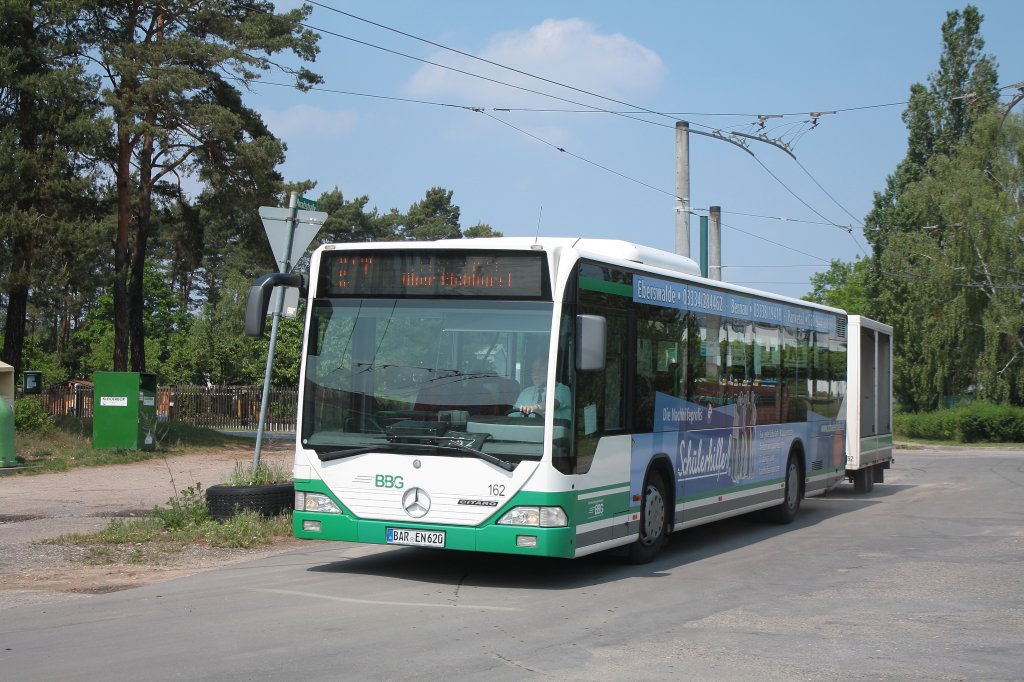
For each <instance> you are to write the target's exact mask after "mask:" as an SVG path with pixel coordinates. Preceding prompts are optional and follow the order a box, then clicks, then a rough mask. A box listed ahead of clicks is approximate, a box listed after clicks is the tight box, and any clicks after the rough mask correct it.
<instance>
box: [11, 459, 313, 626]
mask: <svg viewBox="0 0 1024 682" xmlns="http://www.w3.org/2000/svg"><path fill="white" fill-rule="evenodd" d="M293 447H294V445H293V444H292V442H291V441H290V440H267V441H265V442H264V446H263V452H262V459H263V461H265V462H267V463H269V464H275V465H283V466H290V464H291V461H292V452H293V449H292V448H293ZM252 455H253V448H252V447H246V448H238V447H231V448H215V449H210V450H204V451H194V452H189V453H187V454H173V453H171V454H168V455H166V456H163V457H157V458H155V459H151V460H148V461H145V462H135V463H132V464H118V465H111V466H103V467H83V468H79V469H72V470H70V471H65V472H60V473H50V474H39V475H37V476H25V475H21V474H17V473H9V474H4V475H0V609H3V608H7V607H10V606H14V605H19V604H25V603H41V602H48V601H53V600H55V599H68V598H76V597H81V596H82V595H88V594H96V593H103V592H110V591H114V590H119V589H127V588H130V587H136V586H138V585H144V584H147V583H151V582H156V581H160V580H168V579H171V578H176V577H180V576H183V575H188V574H190V573H196V572H198V571H201V570H207V569H210V568H215V567H217V566H223V565H225V564H227V563H233V562H236V561H243V560H246V559H250V558H254V557H258V556H265V555H267V554H272V553H277V552H282V551H285V550H287V549H290V548H291V547H293V546H294V545H295V544H296V542H297V541H294V540H286V541H283V542H280V543H277V544H274V545H272V546H267V547H262V548H259V549H255V550H226V549H216V548H211V547H189V548H187V549H186V550H185V551H183V552H182V553H180V554H178V555H175V556H174V557H173V558H171V559H168V558H167V557H162V558H161V559H160V561H159V563H147V562H145V561H143V562H142V563H136V562H132V563H127V564H126V563H116V562H115V563H100V564H95V563H90V562H88V561H86V558H85V557H84V556H83V554H84V551H85V550H84V549H83V548H80V547H68V546H59V545H50V544H44V543H41V542H40V541H42V540H47V539H50V538H55V537H58V536H60V535H63V534H67V533H90V532H94V531H97V530H100V529H102V528H104V527H105V526H106V525H107V524H108V523H109V522H110V520H111V519H113V518H125V517H133V516H144V515H145V514H147V513H148V512H149V511H150V510H152V509H153V507H155V506H158V505H161V506H162V505H166V504H167V501H168V500H169V499H170V498H172V497H174V496H175V494H176V491H177V490H181V489H183V488H186V487H188V486H191V485H193V484H195V483H201V484H202V486H203V488H206V487H207V486H210V485H215V484H217V483H221V482H223V481H225V480H226V479H227V478H228V476H230V475H231V473H232V472H233V471H234V468H235V463H236V462H239V461H241V462H246V463H248V462H251V461H252Z"/></svg>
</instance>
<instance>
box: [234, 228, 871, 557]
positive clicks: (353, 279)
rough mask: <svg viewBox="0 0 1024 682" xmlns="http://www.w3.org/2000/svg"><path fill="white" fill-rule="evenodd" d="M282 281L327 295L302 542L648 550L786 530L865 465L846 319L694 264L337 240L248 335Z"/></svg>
mask: <svg viewBox="0 0 1024 682" xmlns="http://www.w3.org/2000/svg"><path fill="white" fill-rule="evenodd" d="M282 284H289V285H296V284H299V285H301V286H303V287H304V288H305V289H306V294H307V309H306V325H305V329H306V332H305V340H304V344H303V354H302V358H303V362H302V369H301V378H300V388H301V390H300V396H299V405H298V424H297V435H296V445H295V465H294V474H295V513H294V529H295V535H296V536H297V537H300V538H315V539H328V540H344V541H351V542H362V543H377V544H394V545H416V546H425V547H436V548H445V549H456V550H469V551H484V552H504V553H513V554H524V555H538V556H549V557H567V558H570V557H579V556H583V555H587V554H591V553H593V552H598V551H602V550H606V549H610V548H613V547H625V548H627V551H628V554H629V556H630V557H631V558H632V559H633V560H635V561H649V560H651V559H652V558H653V557H654V556H655V554H656V553H657V552H658V550H659V548H660V547H661V546H662V544H663V543H664V542H665V540H666V538H667V536H668V535H669V533H671V532H673V531H678V530H681V529H684V528H687V527H690V526H695V525H698V524H702V523H707V522H710V521H715V520H718V519H723V518H726V517H729V516H735V515H738V514H744V513H748V512H752V511H758V510H763V513H764V514H765V515H767V516H768V517H770V518H771V519H773V520H775V521H778V522H782V523H788V522H790V521H792V520H793V518H794V517H795V516H796V514H797V511H798V509H799V507H800V502H801V499H802V498H804V497H810V496H813V495H820V494H822V493H824V492H825V491H827V490H829V489H830V488H832V487H833V486H835V485H836V484H838V483H840V482H841V481H842V480H843V479H844V478H845V477H846V476H847V475H848V472H847V471H846V467H845V464H846V461H847V446H846V431H847V428H846V424H847V420H848V418H849V417H848V415H847V412H848V411H849V410H850V409H851V405H850V404H849V403H848V402H847V400H846V396H847V386H848V376H847V372H848V364H847V352H848V344H847V339H846V328H847V321H848V317H847V316H846V314H845V313H844V312H843V311H841V310H836V309H833V308H828V307H824V306H820V305H815V304H811V303H807V302H805V301H799V300H795V299H791V298H786V297H782V296H777V295H773V294H769V293H765V292H760V291H754V290H752V289H747V288H743V287H738V286H732V285H729V284H726V283H722V282H716V281H711V280H708V279H704V278H702V277H700V275H699V271H698V268H697V266H696V264H695V263H694V262H693V261H692V260H690V259H688V258H684V257H680V256H676V255H674V254H670V253H666V252H663V251H659V250H655V249H649V248H644V247H640V246H637V245H635V244H631V243H627V242H623V241H615V240H595V239H549V238H542V239H528V238H497V239H470V240H452V241H437V242H413V243H410V242H401V243H391V242H381V243H363V244H335V245H325V246H321V247H320V248H318V249H317V250H316V251H315V252H314V254H313V256H312V259H311V263H310V272H309V274H308V276H306V275H297V274H292V275H281V274H278V275H267V276H265V277H264V278H262V279H261V280H259V281H258V282H257V283H256V284H254V285H253V287H252V289H251V291H250V298H249V305H248V310H247V319H246V327H247V332H248V333H250V334H260V333H262V330H263V325H264V322H265V318H266V311H267V304H268V300H269V294H270V292H271V291H272V290H273V288H274V286H277V285H282ZM877 390H879V391H882V390H884V389H882V388H879V389H877ZM853 407H856V405H854V406H853ZM873 465H876V466H888V462H887V461H882V460H877V461H873ZM873 480H875V479H873Z"/></svg>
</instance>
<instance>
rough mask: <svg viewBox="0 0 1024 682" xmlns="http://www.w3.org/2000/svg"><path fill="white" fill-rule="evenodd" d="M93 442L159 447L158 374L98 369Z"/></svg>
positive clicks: (129, 447)
mask: <svg viewBox="0 0 1024 682" xmlns="http://www.w3.org/2000/svg"><path fill="white" fill-rule="evenodd" d="M92 411H93V417H92V446H93V447H94V448H123V449H127V450H153V449H154V448H155V447H156V433H155V432H154V429H155V428H156V375H155V374H148V373H146V372H96V376H95V377H93V402H92Z"/></svg>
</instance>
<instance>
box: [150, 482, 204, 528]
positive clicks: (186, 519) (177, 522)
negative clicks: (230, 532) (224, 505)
mask: <svg viewBox="0 0 1024 682" xmlns="http://www.w3.org/2000/svg"><path fill="white" fill-rule="evenodd" d="M167 505H168V506H167V508H166V509H161V508H160V507H157V508H155V509H153V514H152V515H153V517H155V518H157V519H159V520H160V522H161V523H163V526H164V528H166V529H167V530H184V529H186V528H191V527H193V526H201V525H203V524H204V523H205V522H206V521H209V520H210V510H209V509H208V508H207V506H206V497H205V496H204V495H203V491H202V488H201V487H200V485H199V484H198V483H196V484H195V485H192V486H189V487H188V488H185V489H184V490H182V491H180V492H179V493H178V494H177V495H176V496H175V497H172V498H171V499H169V500H167Z"/></svg>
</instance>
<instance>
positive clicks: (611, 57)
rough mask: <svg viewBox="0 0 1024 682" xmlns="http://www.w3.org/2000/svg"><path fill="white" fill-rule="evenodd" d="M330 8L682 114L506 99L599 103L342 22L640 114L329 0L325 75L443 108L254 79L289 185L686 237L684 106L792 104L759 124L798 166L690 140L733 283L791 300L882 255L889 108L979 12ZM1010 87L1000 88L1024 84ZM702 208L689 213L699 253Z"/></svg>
mask: <svg viewBox="0 0 1024 682" xmlns="http://www.w3.org/2000/svg"><path fill="white" fill-rule="evenodd" d="M295 4H297V3H280V4H279V7H282V8H284V7H288V6H294V5H295ZM323 4H325V5H327V6H329V7H333V8H336V9H339V10H343V11H345V12H348V13H351V14H354V15H357V16H358V17H362V18H364V19H368V20H370V21H373V22H377V23H379V24H383V25H386V26H388V27H391V28H395V29H398V30H401V31H404V32H406V33H410V34H413V35H415V36H418V37H421V38H425V39H427V40H430V41H433V42H435V43H439V44H443V45H445V46H448V47H452V48H455V49H458V50H461V51H463V52H467V53H471V54H473V55H476V56H479V57H484V58H486V59H489V60H491V61H493V62H497V63H500V64H503V65H506V66H509V67H513V68H516V69H519V70H521V71H525V72H528V73H530V74H534V75H538V76H542V77H544V78H547V79H550V80H552V81H557V82H559V83H563V84H566V85H570V86H573V87H575V88H579V89H581V90H587V91H589V92H591V93H595V94H598V95H603V96H605V97H608V98H611V99H616V100H620V101H622V102H627V103H629V104H632V105H636V106H639V107H642V108H645V109H649V110H652V111H656V112H668V113H670V115H669V116H654V115H644V116H642V117H640V118H643V119H645V121H646V122H642V121H637V120H634V119H632V118H627V117H625V116H616V115H613V114H607V113H566V112H551V111H548V112H542V111H508V112H502V111H494V109H500V108H509V109H519V108H521V109H575V110H578V109H582V108H584V107H580V106H578V105H576V104H570V103H568V102H565V101H559V100H557V99H552V98H547V97H542V96H540V95H536V94H532V93H528V92H525V91H523V90H517V89H514V88H510V87H507V86H502V85H499V84H496V83H493V82H488V81H485V80H481V79H478V78H472V77H470V76H466V75H462V74H458V73H455V72H453V71H450V70H444V69H440V68H437V67H434V66H429V65H426V64H424V63H422V62H418V61H415V60H412V59H408V58H404V57H400V56H397V55H395V54H392V53H388V52H385V51H382V50H380V49H375V48H373V47H369V46H366V45H361V44H358V43H356V42H354V41H352V40H347V39H344V38H340V37H337V36H334V35H330V34H329V33H326V31H330V32H333V33H336V34H340V35H343V36H348V37H349V38H353V39H355V40H359V41H363V42H365V43H370V44H373V45H377V46H380V47H383V48H386V49H388V50H393V51H396V52H402V53H405V54H407V55H411V56H415V57H418V58H420V59H424V60H429V61H433V62H438V63H442V64H445V65H449V66H452V67H454V68H457V69H462V70H464V71H469V72H472V73H474V74H479V75H482V76H485V77H487V78H491V79H494V80H498V81H502V82H505V83H511V84H514V85H519V86H521V87H525V88H529V89H532V90H537V91H541V92H544V93H549V94H551V95H555V96H557V97H561V98H564V99H568V100H573V101H575V102H578V103H582V104H588V105H591V106H594V107H598V108H601V109H610V110H616V111H622V110H625V107H623V106H622V105H619V104H615V103H613V102H610V101H608V100H602V99H599V98H596V97H593V96H590V95H586V94H582V93H580V92H578V91H573V90H569V89H566V88H562V87H557V86H556V85H552V84H551V83H545V82H542V81H539V80H535V79H529V78H526V77H524V76H521V75H517V74H515V73H513V72H511V71H508V70H502V69H498V68H496V67H493V66H489V65H487V64H484V63H482V62H480V61H476V60H471V59H468V58H466V57H461V56H459V55H456V54H453V53H451V52H447V51H444V50H441V49H439V48H437V47H433V46H431V45H428V44H425V43H423V42H418V41H416V40H413V39H411V38H407V37H403V36H401V35H398V34H396V33H393V32H389V31H387V30H384V29H381V28H378V27H375V26H373V25H370V24H368V23H365V22H361V21H358V20H356V19H353V18H351V17H347V16H343V15H341V14H338V13H336V12H332V11H330V10H327V9H323V8H321V7H315V8H314V11H313V14H312V15H311V16H310V19H309V22H308V23H309V24H310V25H311V26H315V27H317V28H320V29H323V30H324V31H325V32H323V33H322V34H321V35H322V38H321V41H320V54H319V57H318V59H317V61H316V63H315V64H314V65H312V68H313V70H315V71H317V72H318V73H320V74H322V75H323V76H324V78H325V83H324V85H323V86H322V87H323V88H327V89H332V90H338V91H347V92H351V93H362V94H365V95H378V96H382V97H390V98H402V99H410V100H421V101H426V102H434V103H437V105H429V104H415V103H410V102H401V101H395V100H387V99H379V98H371V97H361V96H357V95H344V94H339V93H336V92H334V93H332V92H323V91H314V92H309V93H305V94H303V93H299V92H297V91H294V90H290V89H286V88H281V87H274V86H269V85H257V86H254V87H253V90H252V92H251V93H249V94H248V95H247V96H246V97H247V102H248V103H249V104H250V105H251V106H254V107H255V108H256V109H257V110H258V111H260V112H261V114H262V115H263V117H264V119H265V120H266V121H267V123H268V124H269V125H270V127H271V129H272V130H273V131H274V133H275V134H276V135H277V136H278V137H280V138H281V139H283V140H284V141H285V142H286V143H287V145H288V156H287V162H286V163H285V165H284V167H283V172H284V174H285V176H286V178H287V179H288V180H289V181H295V180H301V179H312V180H315V181H316V182H317V183H318V185H317V188H316V189H315V190H314V191H312V192H310V193H309V195H310V196H311V197H314V198H315V197H316V196H318V195H319V194H320V192H322V191H327V190H331V189H333V188H334V187H339V188H340V189H341V190H342V192H343V194H344V196H345V197H346V198H348V199H352V198H355V197H358V196H361V195H368V196H369V198H370V205H371V206H376V207H377V208H378V209H379V210H380V211H381V212H385V211H388V210H389V209H391V208H398V209H399V210H401V211H405V210H406V209H407V208H408V207H409V205H410V204H412V203H413V202H415V201H418V200H420V199H422V198H423V196H424V193H425V192H426V191H427V190H428V189H429V188H431V187H434V186H440V187H444V188H446V189H450V190H453V191H454V201H455V203H456V204H458V205H459V206H460V207H461V209H462V225H463V227H464V228H465V227H469V226H471V225H474V224H476V223H478V222H484V223H487V224H489V225H491V226H492V227H493V228H495V229H497V230H500V231H502V232H504V233H505V235H507V236H522V235H529V236H533V235H534V234H536V233H537V232H538V223H539V233H540V234H541V235H542V236H585V237H598V238H619V239H627V240H630V241H634V242H638V243H641V244H644V245H648V246H653V247H657V248H661V249H665V250H668V251H672V250H673V249H674V248H675V236H674V235H675V227H674V225H675V217H674V216H675V205H676V202H675V200H674V198H673V197H674V195H675V132H674V122H673V119H674V118H679V119H683V120H687V121H689V122H690V125H691V126H692V127H693V129H694V130H704V131H707V130H709V129H721V130H723V131H738V132H746V133H753V132H757V124H758V115H760V114H765V115H774V114H786V116H784V117H782V118H769V119H767V120H766V122H765V125H766V127H765V130H764V132H765V133H767V134H768V135H769V136H770V137H773V138H778V137H781V139H782V140H783V141H785V142H788V143H791V144H792V152H793V153H794V154H795V155H796V157H797V159H798V161H799V164H798V163H796V162H794V161H793V159H791V158H790V157H789V156H788V155H787V154H786V153H784V152H783V151H781V150H779V149H776V148H773V147H771V146H769V145H766V144H763V143H759V142H752V143H751V144H750V147H749V148H750V151H752V152H754V154H756V157H757V159H756V160H755V159H754V158H752V157H751V156H750V155H749V154H747V153H746V152H744V151H743V150H741V149H738V148H736V147H735V146H733V145H730V144H728V143H726V142H722V141H719V140H713V139H708V138H705V137H699V136H691V139H690V175H691V190H690V200H691V205H692V206H693V207H694V208H696V209H700V208H707V207H708V206H711V205H719V206H721V207H722V211H723V216H722V222H723V229H722V263H723V266H724V273H723V278H724V279H726V280H729V281H733V282H737V283H742V284H745V285H747V286H752V287H756V288H760V289H765V290H768V291H774V292H777V293H781V294H786V295H790V296H802V295H804V294H805V293H806V292H807V291H808V290H809V278H810V276H811V274H812V273H813V272H815V271H819V270H823V269H827V263H828V261H829V260H830V259H833V258H839V259H842V260H845V261H850V260H853V259H854V258H855V257H857V256H862V255H863V254H864V253H865V252H866V251H865V250H866V249H867V248H868V247H867V243H866V242H865V240H864V237H863V233H862V231H861V230H860V229H858V228H859V225H860V221H861V220H862V219H863V217H864V215H865V214H866V213H867V212H868V210H869V209H870V207H871V201H872V195H873V192H875V191H878V190H880V189H882V188H883V187H884V184H885V178H886V176H887V175H888V174H889V173H890V172H892V170H893V169H894V168H895V166H896V164H897V163H898V162H899V161H900V160H901V159H902V158H903V155H904V153H905V149H906V129H905V127H904V125H903V123H902V121H901V118H900V115H901V113H902V112H903V110H904V108H905V107H904V106H903V105H902V104H899V105H897V106H878V105H888V104H893V103H902V102H905V101H906V99H907V97H908V92H909V88H910V85H911V84H912V83H914V82H922V83H923V82H925V81H926V79H927V77H928V75H929V74H930V73H931V72H933V71H934V70H935V69H936V68H937V65H938V58H939V54H940V50H941V36H940V27H941V24H942V22H943V20H944V19H945V15H946V12H947V11H949V10H953V9H962V8H963V6H964V5H963V4H960V3H953V2H945V1H939V0H936V1H925V0H918V1H910V0H889V1H888V2H879V1H876V0H863V1H859V2H852V1H850V2H837V1H828V2H826V1H818V2H778V3H770V2H716V3H707V2H701V3H697V2H684V1H681V0H680V1H676V2H639V1H634V2H629V3H625V2H594V1H591V2H584V1H581V0H577V1H570V0H565V1H551V2H538V1H533V0H520V1H519V2H517V3H497V2H484V1H477V2H468V1H467V2H461V1H460V2H457V1H455V0H435V1H433V2H424V1H422V0H421V1H419V2H413V1H405V0H402V1H398V0H395V1H382V0H376V1H352V2H349V1H344V0H325V2H324V3H323ZM975 4H976V5H977V6H978V7H979V9H980V10H981V12H982V13H983V14H984V15H985V21H984V23H983V27H982V32H983V36H984V38H985V41H986V52H987V53H989V54H991V55H993V56H994V57H995V58H996V60H997V62H998V64H999V74H1000V85H1010V84H1014V83H1018V82H1020V81H1024V50H1021V49H1020V27H1021V26H1024V3H1022V2H1019V1H1018V0H992V1H989V2H986V1H982V2H977V3H975ZM267 80H270V81H275V82H283V80H284V79H283V77H282V76H271V77H269V78H268V79H267ZM1005 92H1006V93H1007V97H1004V101H1006V100H1008V99H1009V95H1011V94H1014V93H1015V91H1014V90H1007V91H1005ZM441 105H456V106H441ZM462 107H481V108H483V109H484V110H485V112H484V113H478V112H474V111H471V110H469V109H466V108H462ZM843 109H856V110H852V111H841V110H843ZM1019 110H1024V104H1021V105H1019V106H1018V111H1019ZM823 111H838V113H836V114H829V115H824V116H821V117H820V118H819V119H818V121H819V123H818V126H817V127H816V128H813V129H809V128H810V126H809V124H808V123H806V122H807V121H809V120H810V118H809V116H808V114H809V113H810V112H823ZM719 114H740V115H719ZM555 147H561V148H563V149H565V150H566V153H562V152H559V151H557V150H556V149H555ZM758 160H759V161H760V163H758ZM761 164H763V167H762V165H761ZM801 165H802V166H803V169H802V168H801V167H800V166H801ZM766 169H767V170H766ZM804 169H806V171H807V172H805V170H804ZM769 170H770V171H771V173H769ZM772 174H774V175H775V176H776V178H777V179H776V178H773V177H772ZM810 176H812V177H813V180H812V177H810ZM815 181H817V184H816V183H815ZM783 184H784V185H785V186H783ZM818 184H820V185H821V187H823V188H824V190H825V191H823V190H822V189H821V188H820V187H818ZM787 187H788V189H787ZM826 192H827V194H826ZM794 194H795V195H796V196H794ZM829 195H831V198H830V197H829ZM833 199H834V201H833ZM744 214H747V215H744ZM851 214H852V216H853V217H851ZM753 216H770V217H776V218H788V219H789V220H786V221H781V220H774V219H766V218H758V217H753ZM797 221H809V222H797ZM826 222H832V223H836V224H838V225H840V226H852V227H853V228H854V229H853V232H852V235H851V234H850V233H849V232H847V231H846V230H845V229H841V228H839V227H836V226H834V225H829V224H814V223H826ZM698 223H699V219H698V218H697V217H696V216H693V217H692V218H691V232H692V237H691V253H692V254H693V255H694V257H696V254H697V253H698V242H697V226H698ZM754 266H756V267H754Z"/></svg>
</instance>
